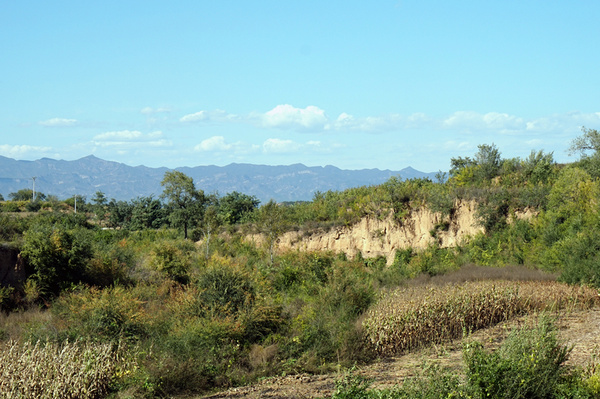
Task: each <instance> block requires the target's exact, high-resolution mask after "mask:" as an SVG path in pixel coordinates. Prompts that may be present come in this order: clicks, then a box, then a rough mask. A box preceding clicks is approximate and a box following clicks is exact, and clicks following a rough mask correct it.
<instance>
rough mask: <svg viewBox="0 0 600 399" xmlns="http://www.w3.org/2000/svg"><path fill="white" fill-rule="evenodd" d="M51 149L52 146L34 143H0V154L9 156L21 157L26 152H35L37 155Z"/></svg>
mask: <svg viewBox="0 0 600 399" xmlns="http://www.w3.org/2000/svg"><path fill="white" fill-rule="evenodd" d="M50 151H52V147H41V146H34V145H8V144H2V145H0V154H2V155H3V156H6V157H9V158H16V157H22V156H24V155H27V154H35V156H39V155H40V153H42V154H43V153H48V152H50Z"/></svg>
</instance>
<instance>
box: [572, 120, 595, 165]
mask: <svg viewBox="0 0 600 399" xmlns="http://www.w3.org/2000/svg"><path fill="white" fill-rule="evenodd" d="M581 131H582V132H583V134H582V135H581V136H579V137H577V138H575V139H573V141H572V142H571V146H570V147H569V154H570V155H573V154H577V153H579V154H580V155H581V156H582V157H586V156H594V155H596V154H597V153H598V150H600V132H599V131H597V130H596V129H586V128H585V126H584V127H582V128H581ZM590 151H591V154H589V152H590Z"/></svg>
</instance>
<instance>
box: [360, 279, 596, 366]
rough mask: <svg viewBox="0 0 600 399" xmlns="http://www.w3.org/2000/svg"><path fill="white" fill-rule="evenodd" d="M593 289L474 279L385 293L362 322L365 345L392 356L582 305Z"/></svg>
mask: <svg viewBox="0 0 600 399" xmlns="http://www.w3.org/2000/svg"><path fill="white" fill-rule="evenodd" d="M599 302H600V301H599V297H598V291H597V290H594V289H591V288H585V287H574V286H569V285H566V284H561V283H557V282H553V281H506V280H498V281H476V282H466V283H463V284H447V285H435V286H433V285H425V286H417V287H412V288H405V289H399V290H396V291H393V292H390V293H388V294H387V295H386V296H385V297H384V298H382V299H381V300H380V302H379V303H378V304H377V305H376V306H375V307H374V308H373V309H371V310H370V311H369V312H368V313H367V315H366V317H365V319H364V320H363V322H362V327H363V331H364V335H365V337H366V341H367V345H369V346H370V347H371V348H372V350H373V351H374V352H376V353H377V354H378V355H380V356H391V355H396V354H400V353H404V352H406V351H409V350H412V349H415V348H418V347H422V346H426V345H429V344H432V343H441V342H444V341H447V340H449V339H453V338H458V337H460V336H462V335H463V334H464V333H465V332H468V331H475V330H478V329H481V328H485V327H490V326H492V325H494V324H496V323H499V322H501V321H504V320H508V319H510V318H511V317H514V316H516V315H521V314H526V313H529V312H533V311H543V310H548V311H555V310H559V309H570V310H571V309H572V310H574V309H587V308H590V307H592V306H594V305H596V304H598V303H599Z"/></svg>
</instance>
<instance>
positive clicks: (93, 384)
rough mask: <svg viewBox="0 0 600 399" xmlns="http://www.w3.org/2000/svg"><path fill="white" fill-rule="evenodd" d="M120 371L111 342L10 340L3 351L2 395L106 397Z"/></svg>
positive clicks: (0, 362)
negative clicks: (109, 343) (61, 342)
mask: <svg viewBox="0 0 600 399" xmlns="http://www.w3.org/2000/svg"><path fill="white" fill-rule="evenodd" d="M117 370H118V362H117V359H116V355H115V351H114V348H113V346H112V345H108V344H102V345H101V344H89V343H88V344H81V343H71V342H66V343H64V344H62V345H59V344H55V343H50V342H48V343H41V342H39V341H38V342H37V343H35V344H33V343H30V342H24V343H20V342H17V341H9V342H7V343H5V344H4V345H2V347H1V351H0V392H2V397H3V398H20V399H27V398H36V399H45V398H48V399H50V398H64V399H76V398H77V399H96V398H104V397H106V396H107V394H108V393H109V390H110V384H111V383H112V381H113V380H114V378H115V375H116V372H117Z"/></svg>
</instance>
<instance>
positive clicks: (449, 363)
mask: <svg viewBox="0 0 600 399" xmlns="http://www.w3.org/2000/svg"><path fill="white" fill-rule="evenodd" d="M555 316H556V326H557V327H558V329H559V337H560V338H561V339H562V340H563V342H564V343H566V344H567V345H569V346H570V347H572V352H571V354H570V357H569V360H568V364H570V365H573V366H581V367H588V366H590V365H591V364H593V363H596V362H598V361H600V359H599V357H600V308H593V309H589V310H585V311H573V312H569V313H559V314H556V315H555ZM536 320H537V316H536V315H529V316H524V317H520V318H517V319H514V320H511V321H508V322H505V323H501V324H498V325H496V326H494V327H491V328H488V329H484V330H480V331H477V332H475V333H473V334H472V335H471V336H470V337H468V338H467V339H470V340H477V341H479V342H481V343H482V344H484V346H485V347H486V348H490V349H494V348H496V347H498V346H499V345H500V344H501V343H502V342H503V340H504V339H505V338H506V337H507V336H508V334H509V333H510V331H511V330H512V329H514V328H519V327H522V326H525V325H528V324H529V323H534V322H535V321H536ZM462 342H463V340H455V341H452V342H448V343H447V344H445V345H438V346H433V347H429V348H424V349H421V350H418V351H414V352H411V353H408V354H406V355H403V356H398V357H393V358H385V359H380V360H378V361H376V362H375V363H372V364H370V365H367V366H363V367H360V368H359V369H358V370H357V371H356V372H357V373H358V374H360V375H363V376H365V377H367V378H370V379H372V380H373V387H374V388H391V387H393V386H395V385H398V384H401V383H402V381H403V380H405V379H406V378H409V377H413V376H415V375H418V373H419V372H420V371H421V370H422V369H423V366H424V365H425V364H432V363H435V364H439V365H441V366H444V367H451V368H453V369H456V372H457V373H460V372H461V370H462V367H463V366H462ZM339 378H340V374H327V375H308V374H300V375H292V376H285V377H272V378H268V379H265V380H263V381H261V382H258V383H256V384H253V385H249V386H244V387H238V388H231V389H229V390H227V391H223V392H219V393H213V394H210V395H207V396H203V398H206V399H208V398H210V399H216V398H240V399H241V398H247V399H258V398H272V399H280V398H281V399H284V398H295V399H307V398H316V397H323V396H328V395H331V393H332V392H333V389H334V387H335V381H336V380H337V379H339Z"/></svg>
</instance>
